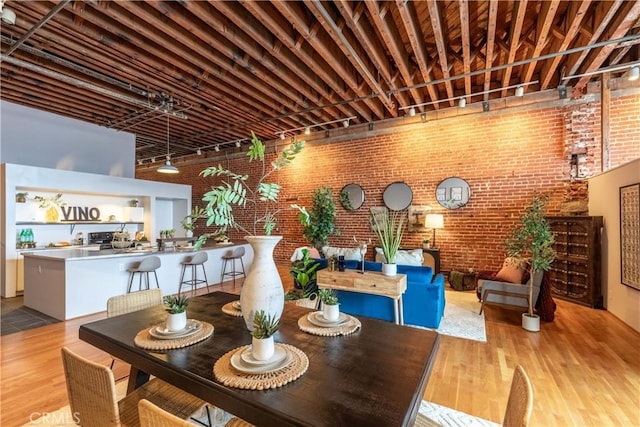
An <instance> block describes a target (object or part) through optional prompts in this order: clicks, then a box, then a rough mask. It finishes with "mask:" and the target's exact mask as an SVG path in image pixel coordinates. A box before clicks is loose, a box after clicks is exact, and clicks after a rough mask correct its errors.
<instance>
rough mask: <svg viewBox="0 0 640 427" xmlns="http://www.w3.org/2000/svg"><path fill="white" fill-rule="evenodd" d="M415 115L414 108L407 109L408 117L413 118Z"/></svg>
mask: <svg viewBox="0 0 640 427" xmlns="http://www.w3.org/2000/svg"><path fill="white" fill-rule="evenodd" d="M415 115H416V107H411V108H409V117H413V116H415Z"/></svg>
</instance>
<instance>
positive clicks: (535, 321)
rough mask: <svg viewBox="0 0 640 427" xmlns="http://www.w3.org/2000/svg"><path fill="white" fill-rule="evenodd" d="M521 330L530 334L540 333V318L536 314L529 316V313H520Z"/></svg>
mask: <svg viewBox="0 0 640 427" xmlns="http://www.w3.org/2000/svg"><path fill="white" fill-rule="evenodd" d="M522 328H523V329H524V330H527V331H530V332H538V331H540V316H538V315H537V314H534V315H531V316H530V315H529V313H522Z"/></svg>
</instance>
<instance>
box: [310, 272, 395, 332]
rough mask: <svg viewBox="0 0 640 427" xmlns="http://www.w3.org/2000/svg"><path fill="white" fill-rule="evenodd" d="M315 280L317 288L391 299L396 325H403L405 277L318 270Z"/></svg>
mask: <svg viewBox="0 0 640 427" xmlns="http://www.w3.org/2000/svg"><path fill="white" fill-rule="evenodd" d="M316 280H317V283H318V287H319V288H331V289H339V290H341V291H350V292H360V293H363V294H373V295H381V296H384V297H389V298H391V299H393V301H394V304H393V311H394V314H395V320H396V324H397V325H404V316H403V315H402V294H404V292H405V291H406V290H407V276H406V275H404V274H396V275H395V276H385V275H384V274H382V273H378V272H377V271H365V272H364V273H362V272H361V271H358V270H349V269H348V270H345V271H329V270H320V271H318V275H317V279H316Z"/></svg>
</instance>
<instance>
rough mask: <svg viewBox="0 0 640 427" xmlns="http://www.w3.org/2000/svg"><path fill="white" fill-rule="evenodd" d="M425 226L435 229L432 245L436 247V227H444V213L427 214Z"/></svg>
mask: <svg viewBox="0 0 640 427" xmlns="http://www.w3.org/2000/svg"><path fill="white" fill-rule="evenodd" d="M424 226H425V227H426V228H432V229H433V244H432V245H431V247H432V248H433V249H436V229H437V228H444V216H443V215H442V214H427V216H426V218H425V220H424Z"/></svg>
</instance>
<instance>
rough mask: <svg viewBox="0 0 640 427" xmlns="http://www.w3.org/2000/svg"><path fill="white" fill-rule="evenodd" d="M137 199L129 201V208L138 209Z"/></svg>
mask: <svg viewBox="0 0 640 427" xmlns="http://www.w3.org/2000/svg"><path fill="white" fill-rule="evenodd" d="M138 203H139V202H138V199H131V200H129V207H130V208H137V207H138Z"/></svg>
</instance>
